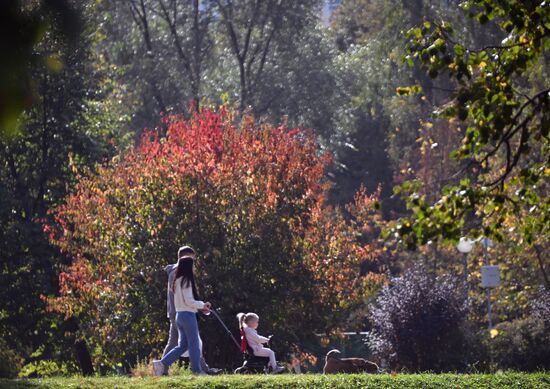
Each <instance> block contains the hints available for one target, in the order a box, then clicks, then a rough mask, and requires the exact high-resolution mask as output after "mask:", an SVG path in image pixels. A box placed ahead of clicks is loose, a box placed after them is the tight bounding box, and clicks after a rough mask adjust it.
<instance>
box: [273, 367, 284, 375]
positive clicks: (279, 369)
mask: <svg viewBox="0 0 550 389" xmlns="http://www.w3.org/2000/svg"><path fill="white" fill-rule="evenodd" d="M285 370H286V369H285V368H284V367H281V366H275V368H273V370H272V373H273V374H279V373H282V372H283V371H285Z"/></svg>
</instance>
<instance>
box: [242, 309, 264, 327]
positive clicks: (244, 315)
mask: <svg viewBox="0 0 550 389" xmlns="http://www.w3.org/2000/svg"><path fill="white" fill-rule="evenodd" d="M237 319H238V320H239V328H240V329H241V330H242V329H243V328H244V325H245V324H247V325H248V322H249V321H250V320H252V319H256V320H259V319H260V317H259V316H258V315H256V314H255V313H254V312H248V313H242V312H241V313H238V314H237Z"/></svg>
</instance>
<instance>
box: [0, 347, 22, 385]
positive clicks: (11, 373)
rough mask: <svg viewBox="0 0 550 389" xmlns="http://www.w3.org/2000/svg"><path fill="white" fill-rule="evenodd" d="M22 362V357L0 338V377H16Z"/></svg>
mask: <svg viewBox="0 0 550 389" xmlns="http://www.w3.org/2000/svg"><path fill="white" fill-rule="evenodd" d="M22 362H23V358H22V357H21V356H20V355H19V354H17V352H16V351H14V350H12V349H11V348H10V347H9V346H8V344H7V343H6V341H5V340H4V339H2V338H0V378H13V377H16V376H17V373H19V370H21V365H22Z"/></svg>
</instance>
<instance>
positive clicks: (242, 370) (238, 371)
mask: <svg viewBox="0 0 550 389" xmlns="http://www.w3.org/2000/svg"><path fill="white" fill-rule="evenodd" d="M235 374H250V370H248V367H246V366H241V367H238V368H236V369H235Z"/></svg>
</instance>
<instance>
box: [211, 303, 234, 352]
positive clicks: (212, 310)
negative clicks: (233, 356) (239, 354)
mask: <svg viewBox="0 0 550 389" xmlns="http://www.w3.org/2000/svg"><path fill="white" fill-rule="evenodd" d="M210 312H212V314H213V315H214V317H215V318H216V319H218V321H219V322H220V324H221V325H222V327H223V328H225V331H226V332H227V333H228V334H229V336H230V337H231V339H232V340H233V343H235V346H237V348H238V349H239V351H240V350H241V345H240V344H239V342H237V339H235V337H234V336H233V333H232V332H231V330H230V329H229V328H227V326H226V325H225V323H224V322H223V320H222V319H221V317H220V315H218V312H216V310H215V309H211V310H210Z"/></svg>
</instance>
